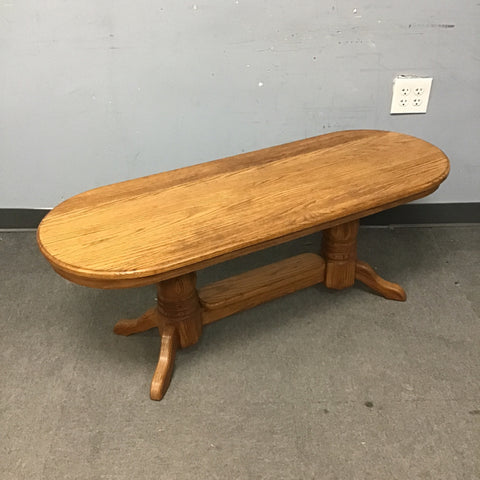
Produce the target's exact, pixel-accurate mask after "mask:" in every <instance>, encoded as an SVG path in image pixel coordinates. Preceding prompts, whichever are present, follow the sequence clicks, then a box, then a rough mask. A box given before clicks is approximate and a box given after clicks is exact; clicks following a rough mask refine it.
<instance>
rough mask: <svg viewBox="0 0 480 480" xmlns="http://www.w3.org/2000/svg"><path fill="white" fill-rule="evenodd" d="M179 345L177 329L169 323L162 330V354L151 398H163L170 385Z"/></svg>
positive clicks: (151, 390)
mask: <svg viewBox="0 0 480 480" xmlns="http://www.w3.org/2000/svg"><path fill="white" fill-rule="evenodd" d="M178 346H179V336H178V331H177V329H176V328H175V327H174V326H173V325H167V326H166V327H165V328H164V330H163V332H162V343H161V346H160V355H159V358H158V363H157V368H156V369H155V373H154V374H153V379H152V383H151V385H150V398H151V399H152V400H161V399H162V398H163V396H164V395H165V392H166V391H167V389H168V387H169V385H170V380H171V378H172V373H173V366H174V363H175V354H176V352H177V348H178Z"/></svg>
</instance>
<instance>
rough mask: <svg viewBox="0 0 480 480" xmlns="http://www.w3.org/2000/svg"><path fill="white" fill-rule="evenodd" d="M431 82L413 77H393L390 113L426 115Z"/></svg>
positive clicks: (427, 78) (424, 78)
mask: <svg viewBox="0 0 480 480" xmlns="http://www.w3.org/2000/svg"><path fill="white" fill-rule="evenodd" d="M432 80H433V78H431V77H417V76H414V75H400V76H398V77H395V79H394V80H393V95H392V105H391V108H390V113H393V114H399V113H400V114H401V113H427V107H428V100H429V98H430V90H431V89H432Z"/></svg>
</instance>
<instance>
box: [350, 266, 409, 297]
mask: <svg viewBox="0 0 480 480" xmlns="http://www.w3.org/2000/svg"><path fill="white" fill-rule="evenodd" d="M355 278H356V279H357V280H359V281H360V282H363V283H364V284H365V285H367V286H368V287H370V288H371V289H372V290H373V291H375V292H377V293H379V294H380V295H382V296H383V297H385V298H388V299H389V300H398V301H400V302H404V301H405V300H406V299H407V294H406V293H405V290H404V289H403V288H402V287H401V286H400V285H397V284H396V283H392V282H389V281H387V280H384V279H383V278H381V277H380V276H379V275H377V274H376V273H375V270H374V269H373V268H372V267H371V266H370V265H369V264H368V263H365V262H362V261H360V260H357V262H356V265H355Z"/></svg>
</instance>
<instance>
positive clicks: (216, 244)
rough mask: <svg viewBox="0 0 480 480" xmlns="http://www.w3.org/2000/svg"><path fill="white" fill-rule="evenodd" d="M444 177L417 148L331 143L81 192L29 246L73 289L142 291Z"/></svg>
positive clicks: (428, 153)
mask: <svg viewBox="0 0 480 480" xmlns="http://www.w3.org/2000/svg"><path fill="white" fill-rule="evenodd" d="M448 171H449V164H448V159H447V157H446V156H445V155H444V154H443V152H442V151H441V150H439V149H438V148H436V147H434V146H433V145H431V144H429V143H427V142H425V141H423V140H419V139H417V138H414V137H411V136H408V135H403V134H399V133H394V132H383V131H374V130H359V131H345V132H337V133H332V134H328V135H323V136H320V137H314V138H310V139H306V140H301V141H298V142H293V143H289V144H285V145H281V146H277V147H271V148H267V149H263V150H260V151H256V152H251V153H248V154H242V155H237V156H234V157H229V158H225V159H221V160H216V161H213V162H208V163H205V164H199V165H195V166H192V167H188V168H184V169H179V170H175V171H171V172H165V173H160V174H156V175H151V176H149V177H144V178H140V179H135V180H130V181H127V182H121V183H117V184H114V185H109V186H106V187H100V188H97V189H94V190H90V191H88V192H85V193H83V194H80V195H77V196H75V197H72V198H71V199H69V200H66V201H65V202H63V203H62V204H60V205H59V206H57V207H56V208H55V209H53V210H52V211H51V212H50V213H49V214H48V215H47V216H46V217H45V218H44V220H43V221H42V223H41V224H40V227H39V229H38V242H39V245H40V249H41V250H42V252H43V254H44V255H45V256H46V258H47V259H48V260H49V261H50V263H51V264H52V266H53V267H54V268H55V270H56V271H57V272H58V273H60V274H61V275H63V276H64V277H66V278H68V279H70V280H72V281H74V282H76V283H79V284H82V285H87V286H94V287H100V288H123V287H131V286H138V285H146V284H149V283H157V282H158V281H160V280H164V279H166V278H172V277H177V276H179V275H182V274H184V273H189V272H193V271H196V270H198V269H199V268H201V267H204V266H206V265H210V264H213V263H217V262H221V261H223V260H225V259H226V258H233V257H235V256H239V255H243V254H245V253H248V252H251V251H255V250H259V249H261V248H265V247H266V246H269V245H273V244H275V243H280V242H283V241H286V240H289V239H292V238H296V237H299V236H302V235H305V234H308V233H310V232H312V231H316V230H322V229H324V228H329V227H332V226H335V225H338V224H342V223H345V222H347V221H350V220H355V219H358V218H361V217H362V216H365V215H368V214H370V213H375V212H377V211H380V210H383V209H386V208H389V207H391V206H395V205H399V204H401V203H405V202H406V201H410V200H412V199H416V198H420V197H422V196H425V195H427V194H429V193H431V192H432V191H434V190H435V189H436V188H437V187H438V186H439V184H440V183H441V182H442V181H443V180H444V179H445V177H446V176H447V174H448Z"/></svg>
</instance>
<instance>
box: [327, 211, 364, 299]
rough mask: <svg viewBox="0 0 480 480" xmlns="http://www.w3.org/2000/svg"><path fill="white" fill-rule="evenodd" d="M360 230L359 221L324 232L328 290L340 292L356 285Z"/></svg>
mask: <svg viewBox="0 0 480 480" xmlns="http://www.w3.org/2000/svg"><path fill="white" fill-rule="evenodd" d="M358 228H359V221H358V220H354V221H352V222H348V223H344V224H343V225H338V226H336V227H332V228H329V229H327V230H325V231H324V232H323V234H322V255H323V258H324V259H325V286H327V287H328V288H335V289H337V290H339V289H342V288H346V287H351V286H352V285H353V284H354V283H355V265H356V260H357V234H358Z"/></svg>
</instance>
